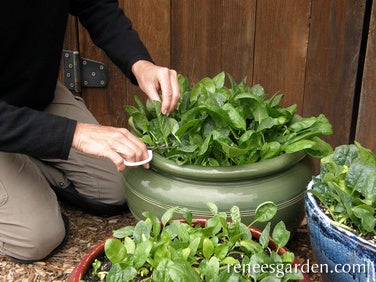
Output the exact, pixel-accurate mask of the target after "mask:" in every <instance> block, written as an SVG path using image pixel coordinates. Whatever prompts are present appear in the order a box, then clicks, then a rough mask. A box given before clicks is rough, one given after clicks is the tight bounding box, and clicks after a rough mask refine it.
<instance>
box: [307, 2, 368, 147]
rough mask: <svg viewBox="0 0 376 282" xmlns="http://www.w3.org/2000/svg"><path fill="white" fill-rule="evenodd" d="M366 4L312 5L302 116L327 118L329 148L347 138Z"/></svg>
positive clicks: (313, 3) (318, 3)
mask: <svg viewBox="0 0 376 282" xmlns="http://www.w3.org/2000/svg"><path fill="white" fill-rule="evenodd" d="M365 2H366V1H365V0H351V1H350V0H348V1H326V0H319V1H313V2H312V15H311V28H310V37H309V44H308V61H307V70H306V83H305V93H304V109H303V114H304V115H306V116H308V115H318V114H320V113H324V114H325V115H326V116H327V118H328V119H329V121H330V122H331V123H332V125H333V130H334V134H333V135H332V136H330V137H328V138H327V140H328V142H329V143H331V144H332V146H338V145H340V144H345V143H348V142H349V138H350V129H351V118H352V113H353V102H354V93H355V88H356V77H357V71H358V61H359V53H360V43H361V36H362V29H363V18H364V12H365Z"/></svg>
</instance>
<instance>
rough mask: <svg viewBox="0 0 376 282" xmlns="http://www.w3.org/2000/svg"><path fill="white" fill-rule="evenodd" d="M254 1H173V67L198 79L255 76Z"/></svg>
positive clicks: (237, 78)
mask: <svg viewBox="0 0 376 282" xmlns="http://www.w3.org/2000/svg"><path fill="white" fill-rule="evenodd" d="M255 3H256V2H255V1H254V0H252V1H245V0H238V1H236V0H221V1H218V0H205V1H201V0H193V1H192V0H184V1H183V0H182V1H172V26H171V28H172V36H171V38H172V42H171V45H172V48H171V52H172V53H171V56H172V57H171V58H172V67H173V68H175V69H176V70H177V71H178V72H180V73H182V74H183V75H185V76H187V77H189V78H190V80H191V81H192V82H197V81H198V80H200V79H201V78H203V77H205V76H214V75H216V74H217V73H219V72H221V71H225V72H228V73H230V74H231V75H232V76H234V78H235V80H238V81H239V80H240V79H242V78H243V77H245V76H249V75H252V71H253V69H252V68H253V46H254V21H255Z"/></svg>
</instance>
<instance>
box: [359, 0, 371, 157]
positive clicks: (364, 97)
mask: <svg viewBox="0 0 376 282" xmlns="http://www.w3.org/2000/svg"><path fill="white" fill-rule="evenodd" d="M375 90H376V3H375V2H373V6H372V13H371V22H370V28H369V32H368V41H367V52H366V58H365V64H364V72H363V81H362V90H361V96H360V104H359V114H358V122H357V126H356V135H355V140H357V141H359V142H360V143H361V144H362V145H363V146H365V147H367V148H369V149H371V150H372V151H373V152H375V153H376V93H375Z"/></svg>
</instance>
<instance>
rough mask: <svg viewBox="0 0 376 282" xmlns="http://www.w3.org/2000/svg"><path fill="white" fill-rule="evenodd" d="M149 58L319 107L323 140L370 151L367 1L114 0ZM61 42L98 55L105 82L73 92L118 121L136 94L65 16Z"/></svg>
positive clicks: (371, 29)
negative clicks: (325, 127)
mask: <svg viewBox="0 0 376 282" xmlns="http://www.w3.org/2000/svg"><path fill="white" fill-rule="evenodd" d="M119 5H120V7H122V8H123V10H124V12H125V14H126V15H127V16H129V17H130V18H131V20H132V22H133V26H134V28H135V29H136V30H137V31H138V32H139V34H140V36H141V38H142V40H143V41H144V43H145V44H146V46H147V47H148V49H149V51H150V53H151V55H152V57H153V59H154V60H155V62H156V63H157V64H159V65H163V66H168V67H171V68H174V69H176V70H177V72H179V73H182V74H183V75H185V76H187V77H188V78H189V79H190V80H191V82H193V83H194V82H197V81H198V80H200V79H202V78H203V77H205V76H214V75H216V74H217V73H219V72H221V71H225V72H228V73H229V74H231V75H232V76H233V77H234V78H235V79H236V80H237V81H240V80H241V79H242V78H244V77H247V82H248V84H249V85H253V84H256V83H259V84H261V85H262V86H263V87H264V88H265V90H266V91H267V92H268V93H270V94H274V93H276V92H281V93H284V94H285V97H284V99H283V104H284V105H285V106H288V105H290V104H297V106H298V112H299V113H300V114H301V115H303V116H312V115H318V114H320V113H324V114H325V115H326V116H327V117H328V119H329V120H330V122H331V124H332V125H333V129H334V134H333V135H332V136H330V137H328V138H326V140H327V141H328V142H329V143H330V144H331V145H332V146H337V145H340V144H348V143H352V142H353V141H354V139H355V140H357V141H359V142H361V143H362V144H363V145H364V146H366V147H368V148H371V149H372V150H374V151H375V152H376V140H375V134H376V114H375V108H376V97H375V94H374V93H373V92H374V89H375V88H376V82H375V79H376V49H375V48H376V34H375V33H376V22H375V20H376V7H375V6H376V3H373V1H372V0H144V1H139V0H121V1H119ZM65 47H66V48H67V49H74V50H78V51H79V52H80V54H81V56H82V57H85V58H89V59H93V60H99V61H102V62H104V63H105V64H106V65H107V67H108V69H109V83H108V86H107V87H106V88H102V89H101V88H97V89H95V88H84V89H83V90H82V92H81V93H78V94H79V95H81V96H82V97H83V98H84V99H85V101H86V103H87V105H88V107H89V109H90V110H91V111H92V112H93V113H94V115H95V116H96V118H97V119H98V120H99V122H100V123H102V124H106V125H114V126H122V127H127V115H126V114H125V112H124V110H123V106H124V105H125V104H133V96H134V95H139V96H140V97H145V95H144V94H143V93H142V92H141V91H140V90H139V89H138V88H137V87H135V86H133V85H131V83H130V82H129V81H128V80H127V79H126V78H125V77H124V75H123V74H122V73H121V72H120V71H119V69H118V68H117V67H116V66H114V65H113V64H112V63H111V62H110V61H109V60H108V58H107V57H106V55H105V54H104V53H103V52H102V51H101V50H100V49H98V48H96V47H95V46H94V45H93V43H92V42H91V40H90V37H89V36H88V33H87V32H86V31H85V30H84V29H83V28H82V27H81V26H80V24H79V23H77V20H76V19H75V18H71V19H70V24H69V28H68V32H67V35H66V46H65Z"/></svg>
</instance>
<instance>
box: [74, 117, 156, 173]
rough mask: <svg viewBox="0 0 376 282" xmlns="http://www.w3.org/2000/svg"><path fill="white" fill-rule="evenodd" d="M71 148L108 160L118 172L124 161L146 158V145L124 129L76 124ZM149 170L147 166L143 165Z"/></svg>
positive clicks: (123, 167)
mask: <svg viewBox="0 0 376 282" xmlns="http://www.w3.org/2000/svg"><path fill="white" fill-rule="evenodd" d="M72 147H73V148H74V149H76V150H78V151H80V152H83V153H86V154H89V155H93V156H97V157H104V158H108V159H110V160H111V161H112V162H113V163H114V164H115V165H116V167H117V169H118V171H123V170H124V169H125V168H126V166H125V164H124V160H127V161H130V162H138V161H142V160H145V159H147V158H148V156H149V154H148V152H147V149H146V145H145V144H144V143H142V142H141V141H140V140H139V139H138V138H137V137H136V136H134V135H133V134H131V133H130V132H129V130H127V129H125V128H116V127H111V126H102V125H96V124H86V123H77V126H76V130H75V132H74V137H73V142H72ZM144 167H145V168H149V164H145V165H144Z"/></svg>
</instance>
